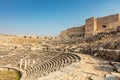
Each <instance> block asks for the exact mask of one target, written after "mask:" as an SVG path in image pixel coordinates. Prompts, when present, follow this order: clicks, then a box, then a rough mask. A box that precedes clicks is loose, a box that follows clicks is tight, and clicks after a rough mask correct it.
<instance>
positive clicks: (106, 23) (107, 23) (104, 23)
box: [96, 14, 120, 33]
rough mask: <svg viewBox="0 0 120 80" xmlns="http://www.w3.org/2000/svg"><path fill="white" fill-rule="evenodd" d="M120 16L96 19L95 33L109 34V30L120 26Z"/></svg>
mask: <svg viewBox="0 0 120 80" xmlns="http://www.w3.org/2000/svg"><path fill="white" fill-rule="evenodd" d="M119 16H120V15H119V14H115V15H110V16H105V17H100V18H97V30H96V32H97V33H100V32H109V29H114V28H116V27H118V26H120V17H119Z"/></svg>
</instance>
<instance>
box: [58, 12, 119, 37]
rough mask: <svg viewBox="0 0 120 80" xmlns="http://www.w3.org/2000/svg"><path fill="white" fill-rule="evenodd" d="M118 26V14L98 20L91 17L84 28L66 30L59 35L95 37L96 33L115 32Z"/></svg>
mask: <svg viewBox="0 0 120 80" xmlns="http://www.w3.org/2000/svg"><path fill="white" fill-rule="evenodd" d="M118 26H120V14H114V15H109V16H105V17H99V18H94V17H92V18H88V19H86V22H85V25H84V26H80V27H73V28H70V29H67V30H65V31H62V32H61V33H60V35H62V36H64V35H72V34H75V35H80V34H85V35H95V34H97V33H101V32H109V31H112V30H115V29H116V28H117V27H118Z"/></svg>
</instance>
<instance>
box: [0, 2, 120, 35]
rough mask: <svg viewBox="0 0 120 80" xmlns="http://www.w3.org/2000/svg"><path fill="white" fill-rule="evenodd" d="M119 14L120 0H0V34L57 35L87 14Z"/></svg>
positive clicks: (84, 17)
mask: <svg viewBox="0 0 120 80" xmlns="http://www.w3.org/2000/svg"><path fill="white" fill-rule="evenodd" d="M117 13H120V0H0V34H18V35H58V34H59V33H60V31H62V30H64V29H67V28H70V27H74V26H80V25H84V24H85V19H87V18H89V17H93V16H95V17H101V16H106V15H111V14H117Z"/></svg>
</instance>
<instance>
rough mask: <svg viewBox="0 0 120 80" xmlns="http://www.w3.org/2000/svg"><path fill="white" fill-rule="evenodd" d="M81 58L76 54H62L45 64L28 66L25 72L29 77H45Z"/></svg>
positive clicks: (39, 63)
mask: <svg viewBox="0 0 120 80" xmlns="http://www.w3.org/2000/svg"><path fill="white" fill-rule="evenodd" d="M80 59H81V58H80V57H79V56H78V55H76V54H71V53H62V54H60V55H58V56H56V57H54V58H52V59H49V60H47V61H45V62H42V63H41V62H38V63H36V64H33V65H31V66H28V67H27V68H26V69H25V71H26V73H27V76H29V77H30V76H31V75H32V76H36V77H40V76H44V75H47V74H49V73H51V72H54V71H56V70H59V69H61V68H63V67H65V66H68V65H70V64H72V63H74V62H77V61H79V60H80Z"/></svg>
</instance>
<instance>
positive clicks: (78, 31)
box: [60, 26, 85, 36]
mask: <svg viewBox="0 0 120 80" xmlns="http://www.w3.org/2000/svg"><path fill="white" fill-rule="evenodd" d="M84 33H85V26H80V27H73V28H69V29H66V30H64V31H62V32H61V33H60V35H61V36H64V35H80V34H84Z"/></svg>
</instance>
